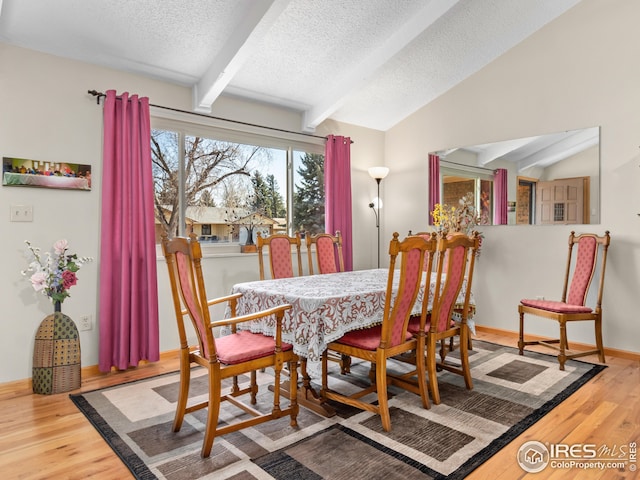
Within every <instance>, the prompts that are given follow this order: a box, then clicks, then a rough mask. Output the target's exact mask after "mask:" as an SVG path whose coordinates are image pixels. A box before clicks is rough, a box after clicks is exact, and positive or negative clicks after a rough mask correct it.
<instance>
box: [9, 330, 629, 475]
mask: <svg viewBox="0 0 640 480" xmlns="http://www.w3.org/2000/svg"><path fill="white" fill-rule="evenodd" d="M475 338H478V339H481V340H487V341H490V342H495V343H500V344H504V345H510V346H515V344H516V339H515V336H513V335H512V334H507V333H505V334H500V333H491V332H488V331H481V332H478V335H476V337H475ZM540 351H548V350H545V349H543V348H540ZM583 360H585V361H597V358H596V357H595V356H593V357H584V358H583ZM607 366H608V367H609V368H607V369H605V371H604V372H603V373H601V374H600V375H599V376H598V377H596V378H595V379H593V380H592V381H591V382H589V384H587V385H586V386H584V387H582V388H581V389H580V390H578V392H576V393H575V394H573V395H572V396H571V397H570V398H569V399H567V400H566V401H565V402H563V403H562V404H561V405H560V406H558V407H557V408H555V409H554V410H553V411H552V412H550V413H549V414H548V415H546V416H545V417H544V418H543V419H542V420H540V421H539V422H538V423H536V424H535V425H533V426H532V427H531V428H529V429H528V430H527V431H525V432H524V433H523V434H522V435H520V437H518V438H516V439H515V440H514V441H513V442H511V443H510V444H509V445H507V446H506V447H505V448H504V449H502V450H501V451H500V452H499V453H498V454H496V455H494V456H493V457H492V458H491V459H490V460H488V461H487V462H486V463H485V464H483V465H482V466H481V467H480V468H478V469H476V470H475V471H474V472H473V473H472V474H471V475H470V476H469V477H468V478H469V479H472V480H477V479H489V478H490V479H492V480H513V479H524V478H527V479H528V478H532V479H533V478H535V480H542V479H556V478H558V479H561V478H578V477H579V478H581V479H582V478H587V479H624V478H637V477H634V476H633V475H631V474H630V473H628V472H626V473H623V472H618V471H614V470H604V471H598V470H588V471H579V470H576V469H572V470H558V469H556V470H553V469H550V468H547V469H545V470H544V471H543V472H541V473H538V474H526V473H525V472H524V471H522V469H521V468H520V467H519V466H518V464H517V462H516V453H517V451H518V449H519V448H520V446H521V445H522V444H523V443H524V442H526V441H529V440H537V441H540V442H542V443H566V444H577V443H594V444H596V445H603V444H606V445H607V446H609V447H613V446H616V445H617V446H618V447H619V446H621V445H628V444H629V442H640V361H639V360H638V359H637V358H619V357H613V356H609V355H608V356H607ZM177 369H178V357H177V352H176V353H168V354H165V355H163V358H162V359H161V361H160V362H158V363H155V364H145V365H143V366H141V367H138V368H137V369H131V370H128V371H125V372H117V373H110V374H100V373H98V372H97V370H95V369H93V368H88V369H84V370H83V381H82V387H81V388H80V389H79V390H77V391H76V393H77V392H82V391H91V390H95V389H98V388H102V387H106V386H110V385H114V384H118V383H123V382H129V381H132V380H137V379H140V378H145V377H149V376H153V375H157V374H160V373H165V372H170V371H175V370H177ZM639 463H640V461H639ZM0 472H1V473H2V478H3V479H58V478H65V479H80V478H83V479H84V478H99V479H119V480H120V479H127V478H133V477H132V475H131V473H130V472H129V470H128V469H127V468H126V467H125V466H124V464H123V463H122V462H121V461H120V459H119V458H118V457H117V456H116V455H115V454H114V453H113V451H112V450H111V448H110V447H109V446H108V445H107V444H106V443H105V441H104V440H103V439H102V437H101V436H100V434H98V432H97V431H96V430H95V429H94V428H93V426H92V425H91V424H90V423H89V422H88V421H87V419H86V418H85V416H84V415H83V414H82V413H80V412H79V411H78V409H77V408H76V407H75V405H74V404H73V403H72V402H71V400H70V399H69V395H68V394H67V393H63V394H57V395H48V396H45V395H34V394H33V393H32V392H31V385H30V382H29V381H27V380H25V381H19V382H11V383H7V384H2V385H0Z"/></svg>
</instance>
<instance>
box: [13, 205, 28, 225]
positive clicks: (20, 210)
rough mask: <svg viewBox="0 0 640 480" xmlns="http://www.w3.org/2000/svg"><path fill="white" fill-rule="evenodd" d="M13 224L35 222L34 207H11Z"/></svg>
mask: <svg viewBox="0 0 640 480" xmlns="http://www.w3.org/2000/svg"><path fill="white" fill-rule="evenodd" d="M10 218H11V221H12V222H33V205H11V213H10Z"/></svg>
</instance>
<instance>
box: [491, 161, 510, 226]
mask: <svg viewBox="0 0 640 480" xmlns="http://www.w3.org/2000/svg"><path fill="white" fill-rule="evenodd" d="M493 185H494V190H495V205H496V206H495V210H494V213H493V224H494V225H506V224H507V170H506V169H505V168H498V169H497V170H496V171H495V174H494V177H493Z"/></svg>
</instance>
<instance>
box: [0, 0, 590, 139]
mask: <svg viewBox="0 0 640 480" xmlns="http://www.w3.org/2000/svg"><path fill="white" fill-rule="evenodd" d="M579 1H580V0H457V1H456V0H108V1H107V0H56V1H50V0H0V8H1V10H0V41H1V42H6V43H10V44H14V45H17V46H21V47H26V48H30V49H34V50H39V51H42V52H46V53H50V54H54V55H58V56H61V57H68V58H72V59H77V60H81V61H85V62H89V63H94V64H98V65H104V66H108V67H112V68H115V69H119V70H124V71H127V72H133V73H138V74H142V75H147V76H149V77H153V78H158V79H162V80H165V81H169V82H174V83H177V84H180V85H185V86H188V87H190V88H192V89H193V98H194V104H193V110H194V111H199V112H209V111H210V109H211V105H212V104H213V102H215V100H216V99H217V98H218V97H219V96H220V95H234V96H239V97H242V98H248V99H252V100H258V101H261V102H267V103H270V104H275V105H279V106H283V107H287V108H292V109H295V110H297V111H300V112H303V119H304V120H303V125H301V129H302V130H305V131H310V132H311V131H313V130H314V129H315V127H316V126H317V125H319V124H320V123H321V122H323V121H324V120H327V119H333V120H338V121H342V122H347V123H351V124H355V125H360V126H364V127H368V128H374V129H378V130H383V131H385V130H387V129H389V128H391V127H392V126H394V125H395V124H396V123H398V122H399V121H401V120H403V119H404V118H406V117H407V116H408V115H410V114H411V113H413V112H415V111H416V110H418V109H419V108H421V107H423V106H424V105H426V104H428V103H429V102H431V101H432V100H434V99H435V98H437V97H438V96H439V95H441V94H443V93H445V92H446V91H447V90H449V89H450V88H452V87H453V86H455V85H456V84H457V83H459V82H461V81H462V80H464V79H465V78H467V77H468V76H469V75H472V74H473V73H475V72H477V71H478V70H480V69H481V68H482V67H484V66H485V65H487V64H488V63H490V62H491V61H493V60H494V59H495V58H497V57H498V56H500V55H501V54H503V53H504V52H506V51H507V50H509V49H510V48H512V47H513V46H515V45H516V44H518V43H519V42H521V41H522V40H524V39H525V38H527V37H528V36H529V35H531V34H532V33H534V32H535V31H536V30H538V29H540V28H541V27H542V26H544V25H545V24H547V23H548V22H550V21H552V20H553V19H554V18H556V17H557V16H558V15H560V14H562V13H563V12H565V11H566V10H567V9H569V8H570V7H572V6H573V5H575V4H576V3H578V2H579ZM140 93H143V92H140Z"/></svg>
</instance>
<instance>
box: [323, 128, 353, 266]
mask: <svg viewBox="0 0 640 480" xmlns="http://www.w3.org/2000/svg"><path fill="white" fill-rule="evenodd" d="M324 198H325V228H326V231H327V232H328V233H331V234H335V232H336V231H337V230H340V233H341V234H342V254H343V257H344V269H345V271H347V272H349V271H351V270H353V244H352V240H351V239H352V227H351V221H352V220H351V215H352V211H351V139H350V138H349V137H340V136H333V135H329V136H328V137H327V143H326V145H325V154H324Z"/></svg>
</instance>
